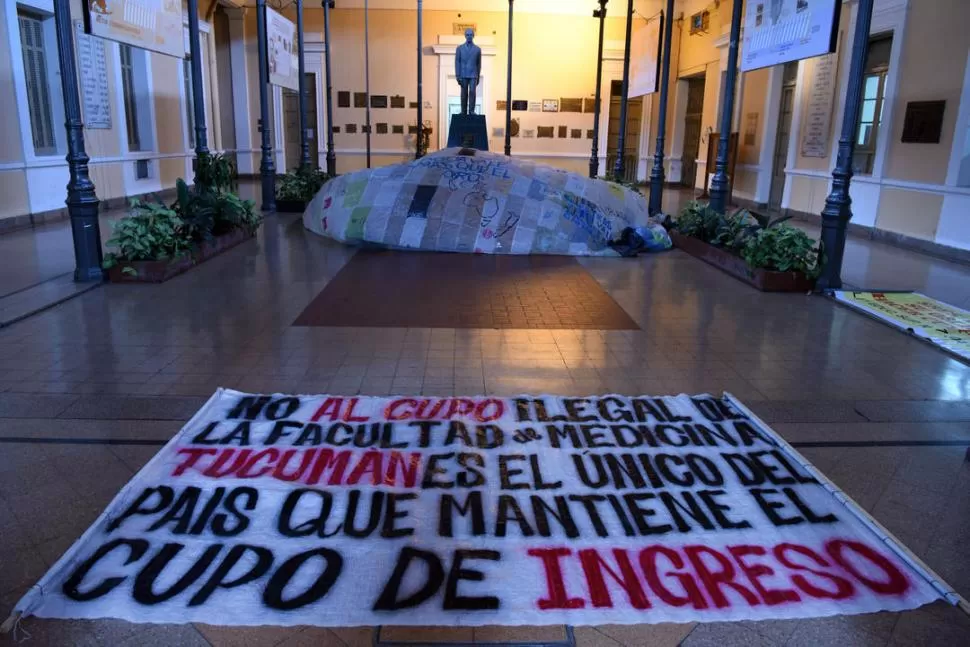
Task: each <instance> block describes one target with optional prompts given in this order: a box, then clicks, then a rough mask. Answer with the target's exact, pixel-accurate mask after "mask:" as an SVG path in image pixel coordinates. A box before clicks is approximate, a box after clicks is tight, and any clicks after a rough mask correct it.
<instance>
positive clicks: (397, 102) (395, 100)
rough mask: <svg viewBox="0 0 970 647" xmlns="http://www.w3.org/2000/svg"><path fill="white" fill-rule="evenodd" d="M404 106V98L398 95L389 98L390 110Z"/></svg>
mask: <svg viewBox="0 0 970 647" xmlns="http://www.w3.org/2000/svg"><path fill="white" fill-rule="evenodd" d="M404 106H405V103H404V97H402V96H401V95H399V94H395V95H394V96H393V97H391V107H392V108H403V107H404Z"/></svg>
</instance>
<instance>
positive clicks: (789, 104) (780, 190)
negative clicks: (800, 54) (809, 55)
mask: <svg viewBox="0 0 970 647" xmlns="http://www.w3.org/2000/svg"><path fill="white" fill-rule="evenodd" d="M797 78H798V63H797V62H792V63H785V70H784V73H783V81H782V86H781V105H780V106H779V110H778V135H777V137H776V138H775V151H774V156H773V158H772V163H771V189H770V190H769V192H768V209H769V210H771V211H780V210H781V197H782V195H783V194H784V192H785V167H786V166H787V164H788V146H789V145H790V143H791V122H792V114H793V112H794V109H795V81H796V79H797Z"/></svg>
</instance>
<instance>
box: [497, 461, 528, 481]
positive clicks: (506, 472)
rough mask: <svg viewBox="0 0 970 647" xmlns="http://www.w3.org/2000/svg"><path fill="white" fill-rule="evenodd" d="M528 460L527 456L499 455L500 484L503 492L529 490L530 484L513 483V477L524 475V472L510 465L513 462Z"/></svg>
mask: <svg viewBox="0 0 970 647" xmlns="http://www.w3.org/2000/svg"><path fill="white" fill-rule="evenodd" d="M525 459H526V457H525V454H499V456H498V474H499V482H500V483H501V486H502V489H503V490H528V489H529V484H528V483H513V482H512V477H513V476H518V475H519V474H523V473H524V470H521V469H517V468H514V467H511V466H510V465H509V463H511V462H512V461H524V460H525Z"/></svg>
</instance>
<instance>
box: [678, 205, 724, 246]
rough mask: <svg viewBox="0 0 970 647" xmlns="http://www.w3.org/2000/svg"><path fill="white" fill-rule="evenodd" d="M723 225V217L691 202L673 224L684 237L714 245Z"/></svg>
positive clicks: (704, 206) (708, 208)
mask: <svg viewBox="0 0 970 647" xmlns="http://www.w3.org/2000/svg"><path fill="white" fill-rule="evenodd" d="M724 225H725V217H724V216H723V215H722V214H719V213H718V212H716V211H715V210H714V209H711V207H710V206H708V205H706V204H703V203H701V202H695V201H691V202H688V203H687V205H686V206H685V207H684V208H683V210H682V211H681V212H680V215H679V216H678V217H677V220H676V222H675V223H674V226H675V228H676V229H677V231H679V232H680V233H682V234H683V235H685V236H691V237H692V238H698V239H700V240H702V241H704V242H705V243H711V244H712V245H713V244H716V241H717V238H718V233H719V232H720V231H721V229H722V228H723V227H724Z"/></svg>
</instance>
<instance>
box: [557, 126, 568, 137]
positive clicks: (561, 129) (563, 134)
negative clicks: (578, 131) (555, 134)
mask: <svg viewBox="0 0 970 647" xmlns="http://www.w3.org/2000/svg"><path fill="white" fill-rule="evenodd" d="M568 132H569V129H568V128H567V127H566V126H559V137H566V136H567V133H568Z"/></svg>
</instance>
